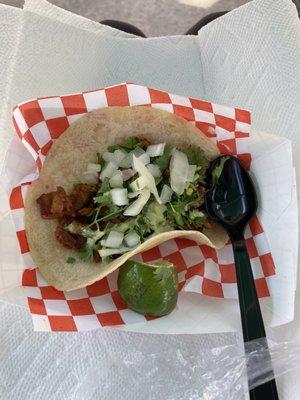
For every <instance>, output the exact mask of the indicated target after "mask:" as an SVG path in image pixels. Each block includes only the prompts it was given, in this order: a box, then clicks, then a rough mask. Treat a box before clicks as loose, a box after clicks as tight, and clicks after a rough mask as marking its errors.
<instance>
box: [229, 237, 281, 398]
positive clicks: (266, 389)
mask: <svg viewBox="0 0 300 400" xmlns="http://www.w3.org/2000/svg"><path fill="white" fill-rule="evenodd" d="M232 244H233V253H234V260H235V268H236V277H237V284H238V294H239V303H240V311H241V319H242V328H243V337H244V342H248V341H250V340H255V339H259V338H265V337H266V331H265V327H264V321H263V318H262V314H261V310H260V306H259V301H258V298H257V293H256V288H255V283H254V279H253V274H252V268H251V264H250V259H249V255H248V251H247V247H246V243H245V240H244V238H241V239H240V240H233V241H232ZM266 343H267V342H266ZM268 357H269V358H270V362H271V357H270V354H269V355H268ZM250 399H251V400H266V399H268V400H278V393H277V388H276V382H275V379H272V380H270V381H268V382H266V383H264V384H262V385H260V386H257V387H256V388H254V389H252V390H251V391H250Z"/></svg>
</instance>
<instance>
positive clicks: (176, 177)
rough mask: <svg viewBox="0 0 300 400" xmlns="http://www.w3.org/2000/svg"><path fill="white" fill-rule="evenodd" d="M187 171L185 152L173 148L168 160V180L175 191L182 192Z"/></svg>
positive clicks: (187, 164) (187, 163)
mask: <svg viewBox="0 0 300 400" xmlns="http://www.w3.org/2000/svg"><path fill="white" fill-rule="evenodd" d="M188 173H189V162H188V158H187V156H186V154H185V153H183V152H182V151H178V150H176V149H174V150H173V154H172V157H171V161H170V182H171V188H172V189H173V190H174V192H175V193H177V194H182V193H183V192H184V189H185V184H186V181H187V177H188Z"/></svg>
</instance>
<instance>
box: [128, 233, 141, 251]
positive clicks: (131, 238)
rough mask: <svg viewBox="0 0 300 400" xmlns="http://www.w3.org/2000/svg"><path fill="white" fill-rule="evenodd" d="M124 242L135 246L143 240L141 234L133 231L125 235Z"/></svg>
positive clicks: (129, 245)
mask: <svg viewBox="0 0 300 400" xmlns="http://www.w3.org/2000/svg"><path fill="white" fill-rule="evenodd" d="M124 242H125V244H126V246H128V247H135V246H137V245H138V244H139V243H140V242H141V240H140V237H139V235H138V234H137V233H136V232H135V231H132V232H129V233H127V235H125V237H124Z"/></svg>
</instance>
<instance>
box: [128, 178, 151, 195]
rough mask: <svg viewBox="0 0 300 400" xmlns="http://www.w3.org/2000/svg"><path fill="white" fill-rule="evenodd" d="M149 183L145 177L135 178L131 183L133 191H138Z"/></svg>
mask: <svg viewBox="0 0 300 400" xmlns="http://www.w3.org/2000/svg"><path fill="white" fill-rule="evenodd" d="M146 185H147V181H146V180H145V179H143V177H141V176H140V177H139V178H137V179H135V180H134V181H133V182H131V183H130V185H129V186H130V189H131V190H132V191H133V192H137V191H138V190H142V189H144V187H145V186H146Z"/></svg>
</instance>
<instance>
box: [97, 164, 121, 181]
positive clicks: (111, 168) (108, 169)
mask: <svg viewBox="0 0 300 400" xmlns="http://www.w3.org/2000/svg"><path fill="white" fill-rule="evenodd" d="M116 170H117V166H116V164H115V163H114V162H112V161H109V162H108V163H107V164H106V165H105V167H104V168H103V170H102V171H101V174H100V179H101V181H104V179H105V178H111V177H112V176H113V174H114V173H115V172H116Z"/></svg>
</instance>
